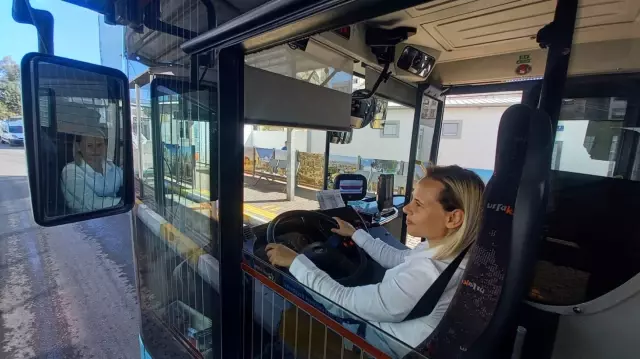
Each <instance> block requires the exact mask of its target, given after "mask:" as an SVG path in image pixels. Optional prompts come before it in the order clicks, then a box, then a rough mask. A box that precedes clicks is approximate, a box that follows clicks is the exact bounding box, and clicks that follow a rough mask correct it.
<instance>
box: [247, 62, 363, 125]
mask: <svg viewBox="0 0 640 359" xmlns="http://www.w3.org/2000/svg"><path fill="white" fill-rule="evenodd" d="M244 73H245V77H244V91H245V92H244V115H245V123H247V124H258V125H271V126H290V127H300V128H311V129H321V130H333V131H347V130H349V129H350V128H351V125H350V124H351V95H350V94H348V93H344V92H340V91H336V90H333V89H330V88H327V87H321V86H318V85H314V84H311V83H308V82H305V81H302V80H297V79H294V78H291V77H287V76H283V75H279V74H276V73H273V72H269V71H265V70H261V69H258V68H255V67H251V66H245V72H244Z"/></svg>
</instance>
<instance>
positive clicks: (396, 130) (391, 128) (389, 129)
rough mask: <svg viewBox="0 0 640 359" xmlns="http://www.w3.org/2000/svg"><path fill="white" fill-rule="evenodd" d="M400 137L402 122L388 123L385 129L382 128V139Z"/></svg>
mask: <svg viewBox="0 0 640 359" xmlns="http://www.w3.org/2000/svg"><path fill="white" fill-rule="evenodd" d="M399 135H400V122H398V121H386V122H385V124H384V127H383V128H382V132H381V133H380V136H381V137H398V136H399Z"/></svg>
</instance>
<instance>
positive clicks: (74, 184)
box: [60, 160, 123, 212]
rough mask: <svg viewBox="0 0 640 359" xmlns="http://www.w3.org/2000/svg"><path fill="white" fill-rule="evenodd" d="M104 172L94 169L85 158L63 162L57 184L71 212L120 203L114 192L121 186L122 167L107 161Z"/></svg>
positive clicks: (88, 210)
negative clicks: (65, 163)
mask: <svg viewBox="0 0 640 359" xmlns="http://www.w3.org/2000/svg"><path fill="white" fill-rule="evenodd" d="M104 168H105V171H104V174H101V173H99V172H96V171H94V170H93V168H91V166H89V165H88V164H87V163H86V162H84V161H82V160H81V161H80V164H79V165H78V164H76V163H75V162H71V163H69V164H67V165H66V166H64V168H63V169H62V173H61V175H60V178H61V181H60V186H61V188H62V193H63V194H64V199H65V201H66V203H67V206H68V207H69V208H70V209H71V210H73V211H74V212H90V211H94V210H97V209H102V208H109V207H114V206H116V205H118V203H120V197H117V196H116V193H117V192H118V190H119V189H120V187H122V181H123V173H122V169H121V168H120V167H118V166H116V165H114V164H113V163H111V162H109V161H105V163H104Z"/></svg>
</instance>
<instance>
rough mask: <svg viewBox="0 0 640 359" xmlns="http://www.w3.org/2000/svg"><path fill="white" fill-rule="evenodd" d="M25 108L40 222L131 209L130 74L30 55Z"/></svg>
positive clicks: (25, 74)
mask: <svg viewBox="0 0 640 359" xmlns="http://www.w3.org/2000/svg"><path fill="white" fill-rule="evenodd" d="M21 70H22V106H23V112H24V114H23V117H24V128H25V148H26V154H27V165H28V172H29V187H30V190H31V203H32V208H33V215H34V218H35V221H36V223H38V224H39V225H42V226H54V225H59V224H64V223H72V222H78V221H83V220H87V219H92V218H100V217H106V216H111V215H114V214H119V213H123V212H127V211H129V210H131V208H132V207H133V202H134V189H133V186H134V183H133V180H134V179H133V154H132V151H133V148H132V143H131V136H132V133H131V117H130V114H129V112H130V108H129V90H128V87H129V86H128V80H127V77H126V76H125V75H124V74H123V73H122V72H121V71H118V70H115V69H112V68H107V67H103V66H98V65H93V64H89V63H84V62H80V61H75V60H70V59H66V58H62V57H57V56H51V55H44V54H40V53H30V54H27V55H25V57H24V58H23V59H22V64H21Z"/></svg>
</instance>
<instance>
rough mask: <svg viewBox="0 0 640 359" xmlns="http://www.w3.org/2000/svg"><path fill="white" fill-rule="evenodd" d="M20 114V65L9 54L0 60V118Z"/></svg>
mask: <svg viewBox="0 0 640 359" xmlns="http://www.w3.org/2000/svg"><path fill="white" fill-rule="evenodd" d="M21 114H22V101H21V99H20V66H18V64H17V63H16V62H15V61H13V59H12V58H11V56H5V57H4V58H2V60H0V119H5V118H8V117H12V116H20V115H21Z"/></svg>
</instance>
